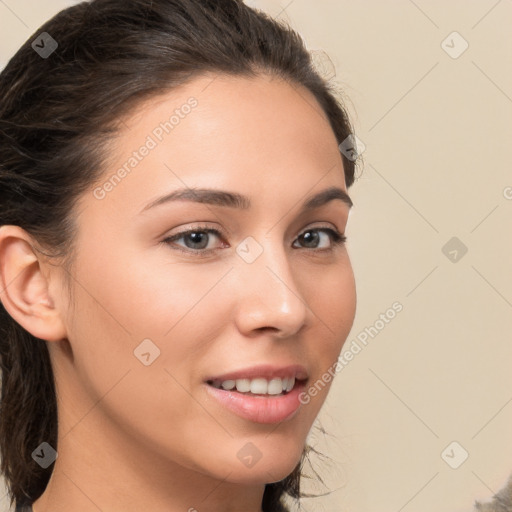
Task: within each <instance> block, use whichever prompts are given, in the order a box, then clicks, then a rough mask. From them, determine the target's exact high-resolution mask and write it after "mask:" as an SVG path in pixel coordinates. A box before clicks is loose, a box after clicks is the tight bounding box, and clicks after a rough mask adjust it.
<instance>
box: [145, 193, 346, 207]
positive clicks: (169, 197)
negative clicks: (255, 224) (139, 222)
mask: <svg viewBox="0 0 512 512" xmlns="http://www.w3.org/2000/svg"><path fill="white" fill-rule="evenodd" d="M334 199H339V200H340V201H342V202H343V203H345V204H346V205H347V206H348V207H349V208H351V207H352V206H353V204H354V203H353V202H352V199H350V196H349V195H348V194H347V193H346V192H345V191H344V190H343V189H341V188H338V187H329V188H326V189H325V190H322V191H321V192H318V194H315V195H314V196H312V197H310V198H309V199H308V200H307V201H305V202H304V204H303V205H302V210H313V209H315V208H319V207H320V206H323V205H324V204H327V203H328V202H330V201H333V200H334ZM171 201H193V202H196V203H203V204H211V205H215V206H226V207H229V208H238V209H243V210H247V209H249V208H250V207H251V200H250V199H249V198H248V197H247V196H244V195H242V194H238V193H237V192H228V191H227V190H217V189H209V188H180V189H178V190H174V191H173V192H171V193H170V194H166V195H165V196H162V197H158V198H157V199H155V200H154V201H151V202H150V203H148V204H147V205H146V206H144V208H143V209H142V210H141V211H140V213H142V212H144V211H146V210H149V209H150V208H154V207H156V206H159V205H161V204H164V203H168V202H171Z"/></svg>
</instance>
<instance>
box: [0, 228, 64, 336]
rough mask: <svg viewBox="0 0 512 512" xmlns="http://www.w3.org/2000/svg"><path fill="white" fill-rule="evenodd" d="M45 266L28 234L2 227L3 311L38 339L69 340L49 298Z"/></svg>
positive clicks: (0, 279)
mask: <svg viewBox="0 0 512 512" xmlns="http://www.w3.org/2000/svg"><path fill="white" fill-rule="evenodd" d="M43 265H44V262H43V261H42V259H41V256H38V254H37V253H36V252H35V251H34V249H33V241H32V238H31V236H30V235H29V234H28V233H27V232H26V231H25V230H23V229H22V228H20V227H19V226H12V225H5V226H1V227H0V300H1V302H2V304H3V306H4V308H5V309H6V311H7V312H8V313H9V315H10V316H11V317H12V318H13V319H14V320H15V321H16V322H17V323H18V324H20V325H21V326H22V327H23V328H24V329H25V330H26V331H28V332H29V333H30V334H32V335H33V336H35V337H36V338H40V339H43V340H47V341H58V340H61V339H63V338H65V337H66V329H65V326H64V324H63V322H62V319H61V315H60V311H58V309H57V308H56V307H55V301H54V300H53V298H52V297H51V296H50V294H49V282H48V279H47V277H46V276H45V274H44V272H43Z"/></svg>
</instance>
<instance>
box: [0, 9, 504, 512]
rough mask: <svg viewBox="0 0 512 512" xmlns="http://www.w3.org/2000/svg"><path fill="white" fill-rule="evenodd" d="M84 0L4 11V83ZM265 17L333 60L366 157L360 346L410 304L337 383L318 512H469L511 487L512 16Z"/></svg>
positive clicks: (360, 197)
mask: <svg viewBox="0 0 512 512" xmlns="http://www.w3.org/2000/svg"><path fill="white" fill-rule="evenodd" d="M72 3H73V2H69V1H64V0H51V1H50V0H45V2H40V1H39V0H0V19H1V24H0V68H3V66H4V65H5V64H6V63H7V61H8V59H9V58H10V57H11V56H12V55H13V54H14V52H15V51H16V49H17V48H18V47H19V45H20V44H21V43H23V42H24V41H25V40H26V39H27V38H29V37H30V36H31V35H32V34H33V33H34V32H35V31H36V30H37V28H38V27H39V26H40V25H41V24H42V23H43V22H44V21H46V20H47V19H48V18H49V17H50V16H51V15H53V14H55V13H56V12H57V11H59V10H60V9H62V8H64V7H66V6H68V5H71V4H72ZM75 3H76V2H75ZM248 3H250V4H251V5H253V6H255V7H260V8H262V9H264V10H266V11H267V12H269V13H270V14H272V15H273V16H275V17H278V18H279V19H283V20H285V21H288V22H289V23H291V24H292V26H293V27H295V28H296V29H297V30H298V31H299V32H300V33H301V35H302V36H303V38H304V39H305V41H306V43H307V45H308V47H309V48H310V49H312V50H316V52H315V54H316V57H317V60H318V63H319V66H320V68H321V69H322V70H323V72H324V73H325V74H326V75H328V76H332V77H333V80H335V81H337V82H338V84H339V85H340V87H341V88H342V89H343V91H344V92H345V94H346V95H347V96H348V98H349V103H348V107H349V110H350V112H351V115H352V119H353V120H354V124H355V129H356V134H357V136H358V138H359V139H360V140H361V141H362V143H363V144H364V146H365V150H364V152H363V153H362V162H361V163H360V165H359V171H358V174H359V175H360V178H359V180H358V181H357V182H356V184H355V185H354V186H353V188H352V189H351V190H350V193H351V196H352V197H353V199H354V203H355V206H354V208H353V211H352V213H351V218H350V222H349V228H348V230H347V236H348V240H349V241H348V244H349V252H350V255H351V258H352V263H353V267H354V271H355V274H356V280H357V286H358V309H357V315H356V320H355V323H354V327H353V330H352V333H351V335H350V337H349V339H348V340H347V343H346V347H347V348H348V347H349V346H351V343H352V341H353V340H356V339H357V336H358V335H361V333H363V332H365V329H367V328H369V327H371V326H374V324H375V322H376V321H377V320H378V319H379V315H380V314H381V313H385V311H386V310H387V309H388V308H390V307H391V305H392V304H393V303H394V302H396V301H398V302H400V304H402V306H403V310H402V311H401V312H400V313H398V314H397V315H396V316H395V318H394V319H393V320H391V321H390V322H389V323H388V324H386V325H385V327H384V328H380V329H379V328H377V334H376V335H374V337H373V338H372V337H369V338H368V343H367V345H366V346H363V349H362V350H361V351H360V352H359V353H357V354H356V355H355V356H354V357H353V359H352V360H351V361H350V362H349V364H348V365H347V366H346V367H344V369H343V370H342V371H341V372H340V374H339V375H338V376H337V378H336V379H335V382H334V384H333V389H332V392H331V395H330V396H329V398H328V401H327V403H326V405H325V407H324V409H323V410H322V413H321V415H320V418H319V421H318V425H322V426H323V427H324V428H325V429H326V430H327V432H328V435H327V436H325V435H321V434H319V432H318V431H317V430H316V429H315V430H313V432H312V434H311V442H313V443H314V444H315V446H316V447H317V449H319V450H320V451H322V452H323V453H325V454H327V455H329V456H330V457H331V458H332V459H333V461H332V462H331V463H330V465H324V464H325V463H323V462H322V460H321V459H318V458H313V463H314V464H315V468H316V469H317V470H318V471H319V472H320V474H321V475H322V476H323V477H324V479H325V482H326V484H327V485H328V486H329V488H330V489H335V491H334V492H332V493H331V494H330V495H328V496H326V497H324V498H321V499H318V500H305V501H304V507H303V510H305V511H313V510H314V511H320V510H323V511H327V512H328V511H332V512H334V511H336V512H338V511H350V512H370V511H371V512H374V511H379V512H388V511H389V512H401V511H402V510H403V511H405V512H407V511H414V512H430V511H432V510H436V511H438V512H444V511H450V512H463V511H469V510H471V508H472V505H473V502H474V500H475V499H487V498H490V497H491V496H492V494H493V493H494V492H496V491H498V489H499V488H500V487H501V486H502V485H503V484H504V483H505V480H506V478H507V476H508V474H509V473H510V472H512V440H511V439H512V436H510V432H512V375H511V370H510V369H511V367H512V364H511V363H512V343H511V341H512V339H511V332H512V272H511V266H512V170H511V162H512V122H511V121H512V68H511V65H510V63H511V62H512V34H511V32H510V27H511V26H512V1H511V0H501V1H496V0H478V1H477V0H471V1H468V0H459V1H441V0H437V1H433V0H415V1H413V0H395V1H382V2H378V1H377V0H372V1H369V0H366V1H358V2H356V1H354V0H351V1H349V0H336V1H335V0H319V1H315V2H313V1H311V0H309V1H308V0H283V1H282V2H281V1H279V2H278V1H273V2H271V1H264V0H261V1H258V0H254V1H250V2H249V1H248ZM454 31H456V32H458V34H459V35H457V34H455V35H453V34H452V33H453V32H454ZM451 34H452V35H451ZM443 41H445V42H444V43H443ZM464 41H466V42H467V44H468V45H469V46H468V48H467V49H466V50H465V51H464V52H463V53H462V54H461V55H459V56H457V54H458V53H459V52H460V51H461V50H462V49H463V47H464V46H465V43H464ZM323 52H325V53H323ZM327 54H328V55H329V57H330V59H329V57H327ZM450 54H451V56H450ZM453 57H457V58H453ZM361 148H362V146H361ZM507 187H509V188H507ZM452 237H457V239H458V241H456V242H457V244H459V248H457V247H455V250H456V251H458V252H457V254H455V253H454V252H451V254H450V253H449V251H453V250H454V248H453V247H449V248H448V250H445V252H447V253H448V256H445V254H444V253H443V251H442V248H443V247H444V246H445V244H446V243H447V242H448V241H449V240H450V239H451V238H452ZM460 244H464V245H465V246H466V247H467V249H468V250H467V253H466V254H464V255H463V256H462V257H461V254H462V252H461V250H460V247H461V245H460ZM450 258H451V259H450ZM453 259H455V260H456V261H453ZM380 325H381V324H377V327H379V326H380ZM352 346H354V345H352ZM507 432H508V434H507ZM453 441H456V442H457V443H459V444H458V445H457V446H456V447H455V448H454V449H453V451H452V449H451V448H450V449H448V450H447V452H445V457H444V459H443V457H442V456H441V454H442V452H443V451H444V449H445V448H446V447H447V446H448V445H449V444H450V443H452V442H453ZM463 450H465V451H467V452H468V454H469V456H468V458H467V460H465V461H464V462H463V463H462V464H461V465H460V466H459V467H458V468H457V469H453V468H452V467H450V466H449V465H448V464H447V462H445V460H448V461H449V462H450V463H451V464H452V465H456V463H457V462H460V460H461V455H462V454H463V453H464V452H463ZM313 490H316V491H322V490H325V488H322V487H315V488H314V489H313ZM2 495H4V492H0V498H1V496H2ZM5 503H6V500H5V499H4V500H3V501H2V502H1V504H0V509H2V510H4V509H5V510H6V505H5ZM2 504H3V507H4V508H2Z"/></svg>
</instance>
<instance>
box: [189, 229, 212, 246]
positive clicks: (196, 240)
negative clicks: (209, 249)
mask: <svg viewBox="0 0 512 512" xmlns="http://www.w3.org/2000/svg"><path fill="white" fill-rule="evenodd" d="M188 237H189V239H191V240H192V244H200V243H201V238H202V237H204V240H203V242H204V241H207V234H206V233H202V232H200V231H195V232H193V233H189V234H188ZM186 239H187V238H186V237H185V240H186ZM207 245H208V243H206V244H205V243H203V245H202V246H201V247H195V246H194V247H189V248H190V249H204V248H205V247H206V246H207ZM187 246H188V244H187Z"/></svg>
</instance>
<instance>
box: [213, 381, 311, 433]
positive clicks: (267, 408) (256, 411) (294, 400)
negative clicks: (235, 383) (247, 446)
mask: <svg viewBox="0 0 512 512" xmlns="http://www.w3.org/2000/svg"><path fill="white" fill-rule="evenodd" d="M205 386H206V388H207V392H208V393H210V395H211V396H213V397H214V398H215V399H216V400H218V401H219V402H220V403H221V404H222V405H223V406H225V407H226V408H227V409H229V410H230V411H232V412H234V413H235V414H237V415H238V416H240V417H242V418H245V419H247V420H250V421H254V422H255V423H279V422H281V421H286V420H290V419H291V418H293V417H294V416H295V414H296V413H297V411H298V410H299V407H300V406H301V402H300V401H299V395H300V393H301V392H302V391H303V389H304V388H305V381H302V382H296V383H295V386H294V388H293V389H292V390H291V391H290V392H289V393H287V394H286V395H281V396H275V395H274V396H272V395H267V396H251V395H245V394H243V393H238V392H237V391H227V390H225V389H222V388H221V389H218V388H215V387H213V386H210V385H209V384H206V383H205Z"/></svg>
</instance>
